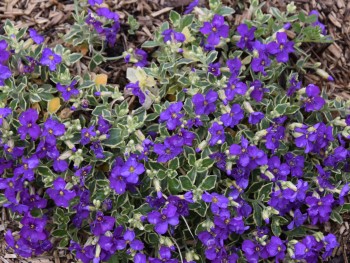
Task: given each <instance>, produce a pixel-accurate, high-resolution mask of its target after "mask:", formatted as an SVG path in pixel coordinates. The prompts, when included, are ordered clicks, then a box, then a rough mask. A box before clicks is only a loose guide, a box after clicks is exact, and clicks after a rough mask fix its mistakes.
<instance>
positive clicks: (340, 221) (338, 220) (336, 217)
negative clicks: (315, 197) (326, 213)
mask: <svg viewBox="0 0 350 263" xmlns="http://www.w3.org/2000/svg"><path fill="white" fill-rule="evenodd" d="M331 219H332V220H333V221H334V222H336V223H338V224H340V225H341V224H343V218H342V216H341V215H340V214H339V213H338V212H337V211H336V210H333V211H332V214H331Z"/></svg>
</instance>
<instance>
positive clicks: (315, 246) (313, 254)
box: [294, 236, 323, 262]
mask: <svg viewBox="0 0 350 263" xmlns="http://www.w3.org/2000/svg"><path fill="white" fill-rule="evenodd" d="M322 248H323V245H322V244H321V243H320V242H317V241H316V238H315V237H314V236H306V237H305V238H304V239H303V240H302V241H301V242H298V243H296V244H295V246H294V258H295V259H304V260H305V261H306V262H317V261H318V252H319V251H320V250H321V249H322Z"/></svg>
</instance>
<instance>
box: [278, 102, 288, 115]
mask: <svg viewBox="0 0 350 263" xmlns="http://www.w3.org/2000/svg"><path fill="white" fill-rule="evenodd" d="M288 106H289V103H283V104H279V105H277V106H276V107H275V111H276V112H277V113H278V114H280V115H283V114H284V113H285V112H286V110H287V107H288Z"/></svg>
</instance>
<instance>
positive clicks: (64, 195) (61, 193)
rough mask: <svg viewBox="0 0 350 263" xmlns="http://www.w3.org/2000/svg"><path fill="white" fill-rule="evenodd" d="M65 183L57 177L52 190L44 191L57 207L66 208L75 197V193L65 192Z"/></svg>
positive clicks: (71, 191)
mask: <svg viewBox="0 0 350 263" xmlns="http://www.w3.org/2000/svg"><path fill="white" fill-rule="evenodd" d="M65 187H66V182H65V181H64V179H63V178H61V177H59V178H57V179H56V180H55V181H54V182H53V188H49V189H47V190H46V193H47V194H48V195H49V196H50V198H51V199H53V200H54V202H55V204H56V205H57V206H61V207H68V206H69V202H70V201H71V200H72V199H73V198H74V197H75V196H76V193H75V191H73V190H66V189H65Z"/></svg>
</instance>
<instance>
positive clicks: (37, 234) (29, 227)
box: [20, 214, 47, 242]
mask: <svg viewBox="0 0 350 263" xmlns="http://www.w3.org/2000/svg"><path fill="white" fill-rule="evenodd" d="M46 221H47V220H46V219H43V218H35V217H32V216H31V215H30V214H27V215H25V216H24V217H23V218H22V220H21V224H22V225H23V227H22V228H21V231H20V234H21V237H24V238H26V239H30V241H32V242H37V241H39V240H45V239H46V238H47V235H46V232H45V226H46Z"/></svg>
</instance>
